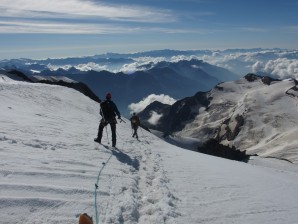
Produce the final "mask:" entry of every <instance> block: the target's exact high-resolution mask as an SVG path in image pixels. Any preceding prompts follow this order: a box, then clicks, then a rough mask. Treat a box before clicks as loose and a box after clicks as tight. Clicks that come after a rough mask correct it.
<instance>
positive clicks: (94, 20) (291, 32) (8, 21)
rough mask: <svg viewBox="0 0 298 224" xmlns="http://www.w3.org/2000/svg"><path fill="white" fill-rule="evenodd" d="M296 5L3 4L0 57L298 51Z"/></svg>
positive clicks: (281, 0) (292, 1)
mask: <svg viewBox="0 0 298 224" xmlns="http://www.w3.org/2000/svg"><path fill="white" fill-rule="evenodd" d="M297 10H298V2H297V1H296V0H274V1H270V2H268V1H257V0H251V1H244V0H240V1H237V0H227V1H220V0H208V1H207V0H163V1H157V0H143V1H137V0H126V1H120V0H110V1H99V0H89V1H84V0H63V1H60V0H51V1H49V0H15V1H9V0H1V2H0V27H1V29H0V40H1V41H0V49H1V50H0V52H1V54H0V59H11V58H22V57H24V58H32V59H41V58H48V57H50V58H51V57H69V56H83V55H94V54H101V53H106V52H117V53H131V52H140V51H148V50H158V49H176V50H194V49H227V48H258V47H260V48H287V49H297V48H298V46H297V34H298V15H297Z"/></svg>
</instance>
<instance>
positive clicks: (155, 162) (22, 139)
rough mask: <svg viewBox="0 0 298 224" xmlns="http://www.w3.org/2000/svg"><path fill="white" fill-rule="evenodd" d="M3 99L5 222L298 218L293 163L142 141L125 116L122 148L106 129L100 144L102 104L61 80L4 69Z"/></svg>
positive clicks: (131, 223) (0, 79)
mask: <svg viewBox="0 0 298 224" xmlns="http://www.w3.org/2000/svg"><path fill="white" fill-rule="evenodd" d="M0 102H1V103H0V123H1V130H0V157H1V160H0V168H1V169H0V176H1V178H0V213H1V223H3V224H8V223H9V224H11V223H15V224H18V223H19V224H26V223H28V224H29V223H30V224H32V223H45V224H54V223H77V221H78V215H79V214H80V213H83V212H87V213H88V214H89V215H92V216H93V218H94V220H96V217H98V221H99V223H116V224H120V223H124V224H136V223H141V224H151V223H178V224H179V223H189V224H195V223H206V224H207V223H208V224H216V223H244V224H246V223H247V224H249V223H250V224H251V223H263V224H269V223H270V224H277V223H284V224H291V223H295V222H296V220H297V219H298V214H297V209H298V204H297V201H298V200H297V199H298V198H297V195H298V183H297V181H296V180H297V167H296V166H294V165H291V164H287V163H285V162H281V161H276V160H259V159H258V158H255V159H254V160H253V161H251V162H252V163H256V164H258V163H259V162H262V163H263V164H264V162H266V164H267V165H266V167H267V168H266V167H263V166H260V165H250V164H245V163H239V162H234V161H230V160H225V159H221V158H216V157H211V156H207V155H203V154H199V153H195V152H191V151H187V150H182V149H181V148H178V147H175V146H173V145H170V144H167V143H166V142H164V141H161V140H160V139H159V138H157V137H155V136H154V135H151V134H150V133H148V132H145V131H144V130H142V131H141V130H139V134H140V141H136V140H135V139H133V138H131V129H130V124H129V123H128V121H127V120H126V119H125V120H126V122H127V123H118V125H117V146H118V148H119V150H114V149H112V148H111V147H110V146H109V144H108V141H107V136H106V135H105V136H104V137H103V143H104V144H105V146H101V145H98V144H97V143H94V142H93V138H94V137H95V136H96V133H97V127H98V122H99V119H100V116H99V114H98V110H99V108H98V104H97V103H96V102H95V101H93V100H90V99H89V98H88V97H86V96H84V95H83V94H81V93H79V92H78V91H75V90H73V89H71V88H65V87H62V86H55V85H47V84H40V83H28V82H19V81H14V80H11V79H9V78H8V77H7V76H3V75H1V76H0ZM108 132H109V129H108ZM108 135H109V136H108V137H110V133H108ZM258 161H259V162H258ZM277 165H278V166H277ZM269 167H271V168H269ZM97 180H98V182H97ZM95 183H97V184H98V189H96V190H95ZM95 193H96V195H97V200H96V205H97V209H95V206H94V203H95V197H94V196H95Z"/></svg>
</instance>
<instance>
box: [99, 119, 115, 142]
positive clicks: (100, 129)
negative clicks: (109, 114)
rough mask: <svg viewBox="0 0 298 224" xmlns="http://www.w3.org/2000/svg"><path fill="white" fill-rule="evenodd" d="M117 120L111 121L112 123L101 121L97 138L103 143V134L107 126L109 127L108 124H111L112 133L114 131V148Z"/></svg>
mask: <svg viewBox="0 0 298 224" xmlns="http://www.w3.org/2000/svg"><path fill="white" fill-rule="evenodd" d="M116 123H117V121H116V119H115V120H111V121H104V120H101V121H100V124H99V127H98V134H97V138H98V139H99V140H100V141H101V138H102V132H103V129H104V127H105V126H107V125H108V124H110V126H111V131H112V146H115V145H116Z"/></svg>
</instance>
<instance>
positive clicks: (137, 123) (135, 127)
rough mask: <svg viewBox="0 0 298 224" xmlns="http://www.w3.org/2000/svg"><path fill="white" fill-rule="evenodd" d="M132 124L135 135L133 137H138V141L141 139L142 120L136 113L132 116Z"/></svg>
mask: <svg viewBox="0 0 298 224" xmlns="http://www.w3.org/2000/svg"><path fill="white" fill-rule="evenodd" d="M130 123H131V128H132V129H133V131H134V133H133V135H132V137H136V138H137V139H139V136H138V133H137V131H138V128H139V126H140V124H141V123H140V119H139V117H138V116H137V115H136V113H133V114H132V117H131V118H130Z"/></svg>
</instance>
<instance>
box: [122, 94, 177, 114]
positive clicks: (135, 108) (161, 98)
mask: <svg viewBox="0 0 298 224" xmlns="http://www.w3.org/2000/svg"><path fill="white" fill-rule="evenodd" d="M154 101H158V102H161V103H163V104H169V105H172V104H174V103H175V102H176V100H175V99H173V98H172V97H170V96H168V95H165V94H161V95H156V94H151V95H149V96H147V97H146V98H144V99H143V100H141V101H140V102H138V103H132V104H130V105H129V106H128V108H129V110H130V111H131V112H136V113H139V112H141V111H143V110H144V109H145V108H146V107H147V106H148V105H150V104H151V103H153V102H154Z"/></svg>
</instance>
